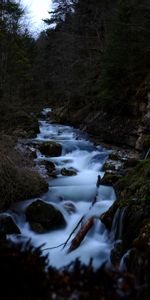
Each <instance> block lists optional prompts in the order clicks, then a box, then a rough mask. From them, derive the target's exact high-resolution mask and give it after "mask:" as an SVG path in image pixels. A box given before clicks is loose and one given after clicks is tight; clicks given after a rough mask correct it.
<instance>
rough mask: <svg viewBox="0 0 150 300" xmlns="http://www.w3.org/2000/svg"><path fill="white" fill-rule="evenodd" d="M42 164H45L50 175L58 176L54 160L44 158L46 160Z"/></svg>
mask: <svg viewBox="0 0 150 300" xmlns="http://www.w3.org/2000/svg"><path fill="white" fill-rule="evenodd" d="M41 164H42V165H44V166H45V169H46V171H47V175H48V176H52V177H56V174H55V171H56V167H55V164H54V163H53V162H52V161H47V160H44V161H42V163H41Z"/></svg>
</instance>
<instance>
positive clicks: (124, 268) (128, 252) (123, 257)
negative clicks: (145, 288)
mask: <svg viewBox="0 0 150 300" xmlns="http://www.w3.org/2000/svg"><path fill="white" fill-rule="evenodd" d="M130 252H131V250H128V251H127V252H126V253H125V254H124V255H123V256H122V258H121V261H120V265H119V271H120V272H124V271H126V264H125V260H126V258H127V257H128V256H129V254H130Z"/></svg>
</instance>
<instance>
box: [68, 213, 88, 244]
mask: <svg viewBox="0 0 150 300" xmlns="http://www.w3.org/2000/svg"><path fill="white" fill-rule="evenodd" d="M83 219H84V216H82V217H81V219H80V220H79V222H78V224H77V225H76V227H75V228H74V229H73V231H72V232H71V233H70V235H69V237H68V238H67V240H66V241H65V243H64V245H63V249H64V248H65V247H66V245H67V244H68V242H69V240H70V238H71V237H72V235H73V233H74V232H75V231H76V229H77V228H78V227H79V225H80V224H81V222H82V221H83Z"/></svg>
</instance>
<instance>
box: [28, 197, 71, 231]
mask: <svg viewBox="0 0 150 300" xmlns="http://www.w3.org/2000/svg"><path fill="white" fill-rule="evenodd" d="M26 218H27V221H28V222H29V223H30V226H31V228H32V230H33V231H36V232H38V233H44V232H47V231H50V230H54V229H60V228H63V227H65V226H66V221H65V219H64V217H63V215H62V213H61V212H60V211H59V210H58V209H56V208H55V207H54V206H53V205H52V204H48V203H45V202H44V201H42V200H40V199H39V200H36V201H35V202H33V203H32V204H30V205H29V206H28V207H27V209H26Z"/></svg>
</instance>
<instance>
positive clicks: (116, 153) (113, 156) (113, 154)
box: [109, 151, 121, 161]
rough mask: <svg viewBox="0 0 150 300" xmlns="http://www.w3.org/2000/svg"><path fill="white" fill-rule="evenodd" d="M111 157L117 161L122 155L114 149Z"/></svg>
mask: <svg viewBox="0 0 150 300" xmlns="http://www.w3.org/2000/svg"><path fill="white" fill-rule="evenodd" d="M109 159H110V160H116V161H117V160H120V159H121V156H120V154H119V153H118V152H117V151H115V152H114V151H113V152H112V153H110V154H109Z"/></svg>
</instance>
